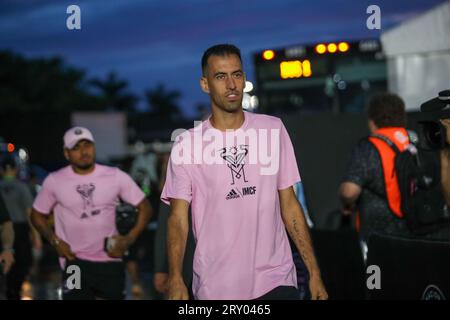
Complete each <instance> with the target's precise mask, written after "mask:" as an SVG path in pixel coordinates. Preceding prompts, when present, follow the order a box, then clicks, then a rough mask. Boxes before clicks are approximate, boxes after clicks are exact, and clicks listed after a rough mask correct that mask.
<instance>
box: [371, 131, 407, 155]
mask: <svg viewBox="0 0 450 320" xmlns="http://www.w3.org/2000/svg"><path fill="white" fill-rule="evenodd" d="M369 137H372V138H376V139H380V140H383V141H384V142H385V143H386V144H387V145H388V146H389V147H391V149H392V150H394V152H395V154H397V155H398V154H400V153H401V152H400V150H399V149H398V147H397V146H396V145H395V143H393V142H392V141H391V140H390V139H388V138H387V137H385V136H382V135H381V134H376V133H373V134H371V135H370V136H369Z"/></svg>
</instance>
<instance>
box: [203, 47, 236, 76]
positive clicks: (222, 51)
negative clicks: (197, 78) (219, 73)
mask: <svg viewBox="0 0 450 320" xmlns="http://www.w3.org/2000/svg"><path fill="white" fill-rule="evenodd" d="M231 54H235V55H237V56H238V57H239V60H241V63H242V58H241V50H239V48H238V47H236V46H235V45H232V44H216V45H214V46H212V47H210V48H208V49H207V50H206V51H205V52H204V53H203V56H202V72H203V75H204V74H205V70H206V67H207V66H208V59H209V57H211V56H220V57H224V56H228V55H231Z"/></svg>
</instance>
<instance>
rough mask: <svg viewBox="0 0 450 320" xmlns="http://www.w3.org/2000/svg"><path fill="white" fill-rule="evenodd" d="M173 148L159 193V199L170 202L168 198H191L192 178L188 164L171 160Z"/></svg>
mask: <svg viewBox="0 0 450 320" xmlns="http://www.w3.org/2000/svg"><path fill="white" fill-rule="evenodd" d="M174 149H175V145H174V148H172V153H171V155H170V159H169V163H168V165H167V174H166V182H165V184H164V188H163V191H162V193H161V201H163V202H164V203H166V204H170V199H182V200H186V201H187V202H189V203H190V202H191V200H192V179H191V175H190V174H189V170H188V164H183V163H178V162H180V161H173V154H174Z"/></svg>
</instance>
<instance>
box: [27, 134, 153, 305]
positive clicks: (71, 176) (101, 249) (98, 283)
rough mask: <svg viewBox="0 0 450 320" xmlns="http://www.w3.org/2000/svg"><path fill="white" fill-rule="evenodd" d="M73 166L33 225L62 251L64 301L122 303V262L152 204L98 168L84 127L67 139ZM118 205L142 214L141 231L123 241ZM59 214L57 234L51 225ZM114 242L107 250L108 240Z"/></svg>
mask: <svg viewBox="0 0 450 320" xmlns="http://www.w3.org/2000/svg"><path fill="white" fill-rule="evenodd" d="M64 156H65V158H66V159H67V160H68V161H69V165H68V166H66V167H64V168H62V169H60V170H58V171H56V172H53V173H51V174H50V175H49V176H48V177H47V178H46V179H45V181H44V183H43V186H42V189H41V191H40V192H39V193H38V195H37V197H36V199H35V201H34V203H33V210H32V215H31V220H32V223H33V225H34V226H35V227H36V229H37V230H38V231H39V232H40V233H41V235H42V236H44V237H45V238H46V239H47V240H48V241H49V242H50V243H51V244H52V245H53V246H54V247H55V249H56V250H57V252H58V254H59V256H60V257H61V259H60V262H61V266H62V267H63V269H64V272H63V299H77V300H78V299H123V298H124V297H125V292H124V290H125V273H124V266H123V263H122V259H121V257H122V256H123V255H124V253H125V252H126V251H127V249H128V247H129V246H130V245H131V244H132V243H133V242H134V241H135V240H136V238H137V237H138V235H139V234H140V233H141V232H142V231H143V230H144V228H145V226H146V224H147V222H148V221H149V219H150V216H151V208H150V204H149V203H148V201H147V200H146V198H145V195H144V193H143V192H142V191H141V189H140V188H139V187H138V186H137V185H136V183H135V182H134V181H133V180H132V179H131V178H130V177H129V176H128V175H127V174H125V173H124V172H123V171H121V170H119V169H117V168H113V167H108V166H104V165H100V164H97V163H95V144H94V138H93V136H92V134H91V132H90V131H89V130H88V129H86V128H82V127H74V128H72V129H69V130H68V131H67V132H66V133H65V135H64ZM119 199H121V200H123V201H126V202H128V203H130V204H132V205H134V206H136V207H137V208H138V211H139V213H138V218H137V222H136V225H135V226H134V227H133V228H132V229H131V230H130V231H129V233H128V234H126V235H124V236H122V235H118V232H117V228H116V223H115V208H116V205H117V204H118V201H119ZM52 211H53V212H54V216H55V231H53V230H52V229H51V227H50V226H49V225H48V224H47V219H46V218H47V215H48V214H49V213H50V212H52ZM107 238H110V239H113V240H114V245H113V246H112V248H108V249H105V245H104V244H105V239H107Z"/></svg>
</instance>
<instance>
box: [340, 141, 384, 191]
mask: <svg viewBox="0 0 450 320" xmlns="http://www.w3.org/2000/svg"><path fill="white" fill-rule="evenodd" d="M377 157H378V154H377V151H376V150H375V148H374V147H373V145H372V144H371V143H370V142H369V141H367V140H361V141H360V142H359V143H358V144H357V145H356V146H355V148H354V149H353V151H352V154H351V157H350V162H349V163H348V166H347V171H346V173H345V175H344V179H343V182H353V183H355V184H357V185H359V186H360V187H364V186H365V185H367V184H368V183H369V181H370V179H371V177H373V176H375V174H376V172H377V170H379V166H378V164H377V163H378V162H377V161H376V160H377V159H376V158H377Z"/></svg>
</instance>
